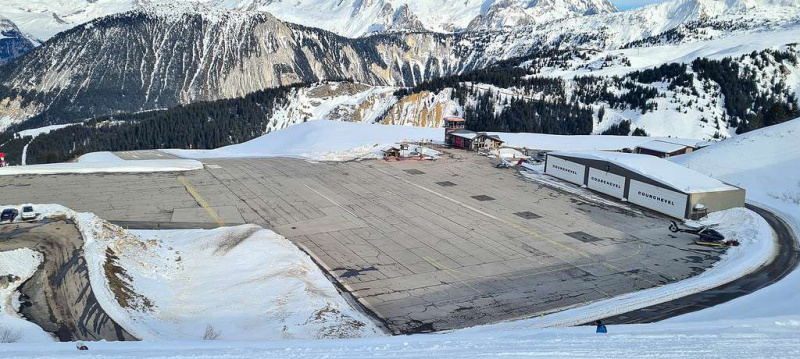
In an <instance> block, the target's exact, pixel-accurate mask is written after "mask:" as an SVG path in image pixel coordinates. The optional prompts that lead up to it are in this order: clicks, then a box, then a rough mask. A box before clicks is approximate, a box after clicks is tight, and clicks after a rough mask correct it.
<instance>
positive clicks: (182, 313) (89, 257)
mask: <svg viewBox="0 0 800 359" xmlns="http://www.w3.org/2000/svg"><path fill="white" fill-rule="evenodd" d="M35 208H36V209H37V211H39V212H40V213H41V214H42V217H57V216H58V217H66V218H69V219H70V220H72V221H74V222H75V223H76V226H77V227H78V230H79V231H80V232H81V235H82V236H83V238H84V241H85V244H84V255H85V258H86V262H87V269H88V272H89V278H90V280H91V285H92V289H93V291H94V294H95V296H96V297H97V300H98V302H99V303H100V305H101V306H102V307H103V309H104V310H105V311H106V313H108V315H109V316H111V317H112V318H113V319H114V321H116V322H117V323H118V324H120V325H121V326H122V327H123V328H125V330H127V331H128V332H129V333H131V334H133V335H134V336H136V337H138V338H141V339H144V340H201V339H202V338H203V335H204V332H205V331H206V327H207V326H209V325H210V326H211V327H213V329H214V330H215V331H216V332H218V333H219V334H220V336H219V339H222V340H268V339H289V338H292V339H318V338H343V337H361V336H372V335H379V334H380V333H381V332H380V330H379V329H378V328H377V327H376V326H375V325H374V324H373V323H372V322H371V321H370V319H369V318H367V317H366V316H364V315H363V314H361V313H360V312H358V311H357V310H355V309H353V308H352V307H351V306H350V305H349V304H348V303H347V302H346V301H345V299H344V298H343V297H342V296H341V295H340V294H339V293H338V291H337V290H336V288H335V287H334V286H333V284H331V283H330V281H328V279H327V278H326V277H325V275H324V274H323V273H322V271H321V270H320V269H319V268H318V267H317V266H316V265H315V264H314V263H313V262H312V260H311V258H309V257H308V256H307V255H306V254H305V253H303V252H302V251H300V250H299V249H298V248H297V247H296V246H295V245H294V244H292V243H291V242H289V241H288V240H286V239H285V238H284V237H282V236H280V235H278V234H276V233H274V232H272V231H269V230H266V229H262V228H261V227H258V226H255V225H244V226H238V227H231V228H219V229H214V230H172V231H137V232H135V233H132V232H128V231H126V230H124V229H122V228H120V227H118V226H116V225H113V224H110V223H108V222H106V221H104V220H102V219H100V218H99V217H97V216H96V215H94V214H92V213H77V212H74V211H72V210H70V209H68V208H65V207H63V206H60V205H36V206H35ZM113 257H115V258H113ZM109 260H110V261H111V263H113V266H114V267H115V268H117V269H116V270H117V272H115V273H120V271H121V272H124V273H125V274H124V275H117V277H118V278H122V279H121V280H115V285H116V286H119V283H123V285H124V286H125V287H126V288H128V289H129V293H135V294H134V295H130V296H128V299H127V303H126V305H125V306H123V303H121V302H120V297H121V296H120V295H119V294H118V293H116V292H115V291H114V289H113V288H114V287H115V285H111V284H110V280H109V278H108V276H107V275H106V267H105V266H106V264H107V261H109ZM125 278H127V279H125ZM112 279H113V278H112Z"/></svg>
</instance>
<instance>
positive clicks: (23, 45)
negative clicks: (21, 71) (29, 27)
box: [0, 15, 39, 65]
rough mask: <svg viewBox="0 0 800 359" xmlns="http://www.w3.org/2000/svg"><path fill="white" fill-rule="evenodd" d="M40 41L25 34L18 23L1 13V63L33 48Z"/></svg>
mask: <svg viewBox="0 0 800 359" xmlns="http://www.w3.org/2000/svg"><path fill="white" fill-rule="evenodd" d="M38 44H39V43H38V41H36V40H34V39H32V38H31V37H29V36H27V35H25V34H23V33H22V32H21V31H20V30H19V28H18V27H17V25H16V24H14V23H13V22H11V20H9V19H6V18H4V17H3V16H1V15H0V65H2V64H4V63H6V62H8V61H11V60H13V59H14V58H16V57H18V56H20V55H22V54H24V53H26V52H28V51H31V50H33V48H34V46H36V45H38Z"/></svg>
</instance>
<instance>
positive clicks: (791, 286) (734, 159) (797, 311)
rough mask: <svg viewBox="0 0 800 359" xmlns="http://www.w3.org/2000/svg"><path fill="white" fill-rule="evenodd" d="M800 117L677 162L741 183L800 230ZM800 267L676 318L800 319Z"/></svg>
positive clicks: (750, 196)
mask: <svg viewBox="0 0 800 359" xmlns="http://www.w3.org/2000/svg"><path fill="white" fill-rule="evenodd" d="M798 136H800V119H795V120H791V121H788V122H785V123H782V124H778V125H774V126H770V127H766V128H762V129H759V130H755V131H752V132H749V133H746V134H743V135H739V136H736V137H733V138H729V139H726V140H724V141H722V142H720V143H718V144H715V145H712V146H709V147H706V148H704V149H702V150H699V151H697V152H695V153H692V154H689V155H685V156H679V157H675V158H671V159H670V160H671V161H674V162H676V163H679V164H682V165H685V166H687V167H689V168H692V169H695V170H697V171H700V172H703V173H707V174H709V175H713V176H715V177H717V178H720V179H722V180H725V181H727V182H730V183H733V184H735V185H737V186H741V187H743V188H745V189H746V190H747V201H748V202H752V203H757V204H759V205H761V206H765V207H767V208H769V209H770V210H772V211H773V212H775V213H777V214H778V215H780V216H781V218H783V219H785V220H786V221H787V222H788V223H789V225H790V226H791V227H792V228H793V230H794V232H795V234H798V233H800V142H798V140H797V139H798ZM799 287H800V272H798V271H794V272H792V273H790V274H789V275H787V276H786V278H784V279H783V280H781V281H780V282H778V283H776V284H773V285H772V286H769V287H767V288H764V289H762V290H759V291H758V292H755V293H753V294H750V295H748V296H745V297H742V298H738V299H735V300H733V301H730V302H728V303H725V304H722V305H719V306H716V307H714V308H708V309H705V310H703V311H700V312H697V313H692V314H688V315H685V316H682V317H679V318H676V319H674V321H676V322H690V321H693V322H694V321H713V320H719V319H720V318H732V319H743V320H742V322H750V321H752V320H753V319H756V318H765V317H774V316H790V317H791V319H792V320H794V321H795V322H796V323H800V321H798V320H800V306H798V305H797V303H798V302H800V291H798V290H797V288H799Z"/></svg>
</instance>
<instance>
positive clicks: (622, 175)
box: [545, 151, 745, 219]
mask: <svg viewBox="0 0 800 359" xmlns="http://www.w3.org/2000/svg"><path fill="white" fill-rule="evenodd" d="M545 173H547V174H549V175H551V176H553V177H557V178H560V179H562V180H565V181H568V182H572V183H574V184H578V185H581V186H586V187H588V188H589V189H592V190H594V191H597V192H601V193H604V194H607V195H609V196H612V197H616V198H618V199H622V200H627V201H628V202H631V203H633V204H636V205H639V206H642V207H645V208H648V209H651V210H654V211H656V212H660V213H663V214H666V215H668V216H671V217H675V218H689V219H698V218H701V217H703V216H705V215H706V214H708V213H710V212H716V211H722V210H726V209H729V208H734V207H744V196H745V191H744V189H742V188H739V187H735V186H732V185H729V184H727V183H724V182H722V181H720V180H717V179H714V178H711V177H708V176H706V175H704V174H702V173H699V172H697V171H694V170H691V169H688V168H686V167H683V166H681V165H678V164H675V163H673V162H670V161H667V160H664V159H661V158H658V157H654V156H649V155H642V154H632V153H619V152H603V151H587V152H551V153H548V154H547V158H546V160H545Z"/></svg>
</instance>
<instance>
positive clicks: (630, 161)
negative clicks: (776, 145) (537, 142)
mask: <svg viewBox="0 0 800 359" xmlns="http://www.w3.org/2000/svg"><path fill="white" fill-rule="evenodd" d="M549 154H550V155H554V156H557V157H562V158H569V157H572V158H582V159H587V160H596V161H608V162H611V163H614V164H615V165H618V166H620V167H623V168H625V169H627V170H629V171H632V172H635V173H638V174H640V175H642V176H645V177H648V178H651V179H653V180H655V181H658V182H661V183H663V184H665V185H667V186H669V187H672V188H675V189H678V190H680V191H683V192H684V193H699V192H716V191H730V190H736V189H738V188H737V187H734V186H731V185H729V184H727V183H725V182H722V181H720V180H718V179H716V178H712V177H709V176H706V175H704V174H702V173H700V172H697V171H694V170H691V169H689V168H686V167H683V166H681V165H679V164H676V163H674V162H671V161H667V160H665V159H663V158H658V157H655V156H650V155H640V154H634V153H621V152H605V151H582V152H550V153H549Z"/></svg>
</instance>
